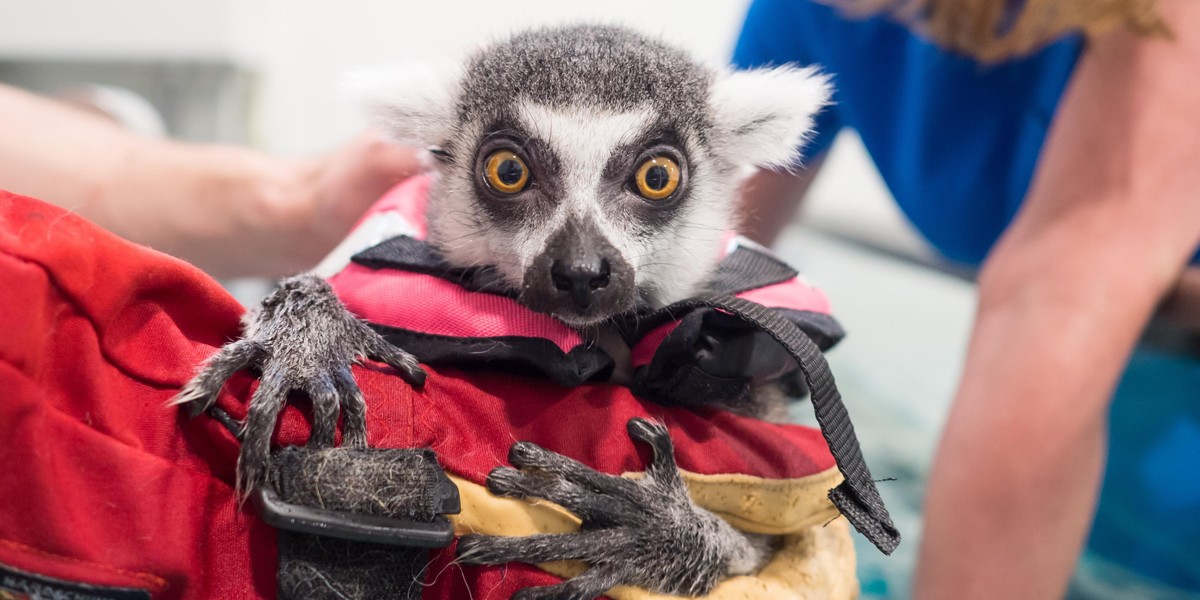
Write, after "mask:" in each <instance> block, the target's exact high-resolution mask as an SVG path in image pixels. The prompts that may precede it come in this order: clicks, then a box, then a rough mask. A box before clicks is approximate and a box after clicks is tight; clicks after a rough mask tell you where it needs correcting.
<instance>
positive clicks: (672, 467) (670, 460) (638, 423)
mask: <svg viewBox="0 0 1200 600" xmlns="http://www.w3.org/2000/svg"><path fill="white" fill-rule="evenodd" d="M626 429H627V430H628V431H629V437H630V438H633V439H635V440H640V441H642V442H645V443H646V444H649V445H650V447H651V448H652V449H653V450H654V458H653V460H652V461H651V463H650V468H649V473H650V476H651V477H654V478H655V479H656V480H658V481H660V482H668V483H674V482H675V481H678V480H680V477H679V467H678V466H677V465H676V464H675V446H674V445H673V444H672V443H671V435H670V433H669V432H668V431H667V427H666V426H665V425H663V424H662V423H656V422H654V421H650V420H648V419H641V418H637V417H635V418H633V419H630V420H629V423H627V424H626Z"/></svg>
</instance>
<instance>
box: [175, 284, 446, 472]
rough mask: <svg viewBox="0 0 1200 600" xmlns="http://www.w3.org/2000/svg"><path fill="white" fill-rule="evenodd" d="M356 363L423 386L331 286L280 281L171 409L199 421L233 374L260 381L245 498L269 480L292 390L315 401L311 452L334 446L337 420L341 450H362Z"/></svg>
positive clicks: (243, 462) (243, 456) (246, 447)
mask: <svg viewBox="0 0 1200 600" xmlns="http://www.w3.org/2000/svg"><path fill="white" fill-rule="evenodd" d="M358 357H366V358H369V359H371V360H376V361H379V362H383V363H387V364H388V365H391V366H392V367H393V368H394V369H396V371H398V372H399V374H400V376H401V377H403V378H404V379H405V381H408V382H409V383H411V384H414V385H421V384H422V383H424V381H425V371H424V370H423V369H422V368H421V366H420V364H418V363H417V359H416V358H414V357H413V356H412V355H411V354H409V353H407V352H404V351H402V350H399V349H398V348H396V347H395V346H392V345H391V344H389V343H388V342H387V341H386V340H384V339H383V338H382V337H380V336H379V334H378V333H375V331H374V330H372V329H371V328H370V327H368V326H367V325H366V324H365V323H363V322H362V321H360V320H358V319H356V318H355V317H354V315H351V314H350V312H349V311H347V310H346V308H345V306H343V305H342V302H341V301H340V300H338V298H337V296H335V295H334V293H333V289H332V288H330V287H329V284H328V283H325V281H324V280H323V279H321V278H319V277H316V276H314V275H299V276H296V277H292V278H290V279H286V280H284V281H283V282H282V283H281V284H280V285H279V289H277V290H275V291H274V292H272V293H271V294H270V295H269V296H267V298H266V299H265V300H263V301H262V306H261V307H260V308H259V310H258V311H256V312H254V313H250V314H248V315H247V318H246V322H245V335H244V337H242V339H240V340H237V341H235V342H233V343H230V344H228V345H226V346H224V347H222V348H221V350H220V351H218V352H217V353H216V354H215V355H213V357H212V358H211V359H209V361H208V363H207V364H205V365H204V368H203V369H202V370H201V371H200V373H199V374H198V375H196V377H195V378H193V379H192V380H191V381H190V382H188V384H187V385H186V386H184V388H183V390H182V391H180V392H179V395H177V396H176V397H175V400H174V403H175V404H180V405H184V406H185V407H187V409H188V410H189V412H190V413H191V414H192V415H193V416H195V415H198V414H200V413H202V412H204V411H206V410H208V409H209V408H210V407H211V406H212V405H213V403H214V402H215V401H216V399H217V394H219V393H220V391H221V387H222V386H223V385H224V384H225V381H226V380H228V379H229V378H230V377H232V376H233V374H234V373H236V372H237V371H239V370H241V369H254V370H257V371H259V372H261V373H262V376H261V378H260V380H259V385H258V389H257V390H256V391H255V392H254V396H253V397H252V398H251V399H250V406H249V408H248V409H247V412H246V415H247V416H246V422H245V423H244V424H243V426H242V435H241V437H242V449H241V453H240V454H239V456H238V468H237V471H238V489H239V490H240V491H241V492H242V493H247V492H249V491H250V489H251V488H253V487H254V486H255V485H257V484H259V483H261V482H262V481H263V480H264V478H265V477H266V473H267V468H268V466H269V461H270V443H271V435H272V433H273V432H274V431H275V422H276V420H278V418H279V412H280V411H281V410H282V409H283V403H284V402H285V401H286V400H287V396H288V393H289V392H291V391H293V390H294V391H300V392H304V393H305V394H306V395H307V396H308V397H309V399H311V400H312V409H313V428H312V437H311V438H310V440H309V443H310V444H314V445H317V446H321V447H329V446H333V443H334V433H335V431H336V429H337V422H338V414H339V412H340V413H341V415H342V419H343V420H342V432H343V439H342V441H343V443H344V444H345V445H347V446H350V447H354V448H365V447H366V445H367V424H366V403H365V402H363V396H362V392H361V391H359V389H358V384H357V383H355V382H354V377H353V376H352V375H351V374H350V365H351V364H353V363H355V362H357V361H358Z"/></svg>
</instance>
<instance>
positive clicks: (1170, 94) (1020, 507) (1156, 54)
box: [915, 0, 1200, 600]
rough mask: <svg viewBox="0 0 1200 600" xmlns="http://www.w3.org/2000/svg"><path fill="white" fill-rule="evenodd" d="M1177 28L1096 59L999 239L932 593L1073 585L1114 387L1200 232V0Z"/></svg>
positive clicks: (1106, 42)
mask: <svg viewBox="0 0 1200 600" xmlns="http://www.w3.org/2000/svg"><path fill="white" fill-rule="evenodd" d="M1162 5H1163V8H1164V12H1166V13H1168V15H1169V16H1173V17H1174V18H1173V19H1172V20H1171V23H1172V25H1173V27H1174V28H1175V29H1176V35H1177V40H1176V41H1163V40H1139V39H1134V38H1133V37H1131V36H1130V35H1128V34H1125V33H1116V34H1112V35H1110V36H1108V37H1106V38H1105V39H1102V40H1099V41H1097V42H1096V43H1095V44H1094V45H1093V46H1092V47H1091V48H1089V51H1088V52H1087V54H1085V56H1084V57H1083V59H1082V60H1081V63H1080V65H1079V67H1078V69H1077V71H1076V73H1075V76H1074V78H1073V80H1072V82H1071V85H1070V87H1069V89H1068V91H1067V94H1066V96H1065V97H1064V99H1063V101H1062V104H1061V106H1060V108H1059V113H1058V116H1056V119H1055V122H1054V124H1053V127H1052V129H1051V132H1050V135H1049V137H1048V138H1047V141H1046V146H1045V147H1044V148H1043V152H1042V158H1041V160H1040V163H1039V166H1038V173H1037V176H1036V178H1035V180H1034V182H1033V186H1032V188H1031V190H1030V193H1029V197H1028V199H1027V200H1026V203H1025V206H1024V207H1023V208H1022V210H1021V213H1020V214H1019V215H1018V217H1017V220H1016V222H1015V223H1014V225H1013V226H1012V228H1011V229H1010V231H1008V232H1006V234H1005V236H1004V237H1003V239H1002V240H1001V242H1000V244H999V245H998V246H997V248H996V249H995V251H994V252H993V255H992V256H991V257H989V259H988V262H987V264H986V265H985V267H984V270H983V272H982V274H981V279H980V304H979V314H978V315H977V317H976V326H975V330H974V333H973V336H972V341H971V346H970V350H969V355H968V360H967V366H966V369H965V371H964V375H963V381H962V384H961V386H960V389H959V392H958V395H957V398H956V399H955V404H954V408H953V410H952V411H951V414H950V418H949V420H948V422H947V425H946V430H945V433H944V434H943V438H942V443H941V446H940V448H939V451H938V456H937V459H936V460H935V463H934V467H933V472H932V475H931V480H930V485H929V495H928V500H927V502H926V506H925V509H926V514H927V518H926V530H925V537H924V541H923V545H922V548H921V558H920V563H919V566H918V571H917V576H916V582H915V585H916V590H915V591H916V597H917V598H920V599H922V600H924V599H930V598H954V599H959V598H1022V599H1040V598H1046V599H1050V598H1058V597H1061V595H1062V593H1063V592H1064V590H1065V588H1066V585H1067V582H1068V580H1069V577H1070V573H1071V571H1072V567H1073V565H1074V563H1075V560H1076V558H1077V556H1078V553H1079V550H1080V548H1081V545H1082V544H1083V541H1084V538H1085V536H1086V534H1087V530H1088V525H1089V523H1090V520H1091V517H1092V514H1093V511H1094V505H1095V501H1096V491H1097V488H1098V486H1099V484H1100V477H1101V471H1102V465H1103V457H1104V443H1105V440H1104V435H1105V426H1106V416H1107V411H1108V401H1109V398H1110V396H1111V393H1112V390H1113V388H1114V386H1115V384H1116V381H1117V378H1118V377H1119V375H1120V373H1121V370H1122V368H1123V366H1124V364H1125V361H1126V359H1127V357H1128V355H1129V353H1130V352H1131V349H1132V346H1133V345H1134V343H1135V342H1136V339H1137V337H1138V335H1139V333H1140V331H1141V329H1142V327H1143V326H1144V325H1145V323H1146V321H1147V319H1148V318H1149V316H1150V315H1151V313H1152V312H1153V310H1154V307H1155V306H1156V305H1157V303H1158V302H1159V301H1160V299H1161V298H1162V297H1163V295H1164V294H1165V293H1166V292H1167V291H1168V290H1169V289H1170V288H1171V286H1172V285H1173V283H1174V281H1175V280H1176V279H1177V277H1178V275H1179V273H1180V271H1181V270H1182V268H1183V266H1184V264H1185V263H1186V262H1187V260H1188V258H1190V256H1191V254H1192V252H1193V251H1194V249H1195V247H1196V244H1197V242H1198V241H1200V196H1198V194H1200V192H1197V190H1200V170H1197V169H1196V168H1195V159H1196V157H1197V156H1200V141H1198V140H1197V137H1196V136H1194V135H1191V134H1190V133H1188V132H1189V131H1191V130H1194V129H1195V127H1196V126H1197V125H1200V83H1198V82H1197V81H1196V79H1195V77H1194V74H1195V69H1196V68H1198V67H1200V38H1198V37H1197V36H1198V34H1200V5H1198V4H1195V3H1192V2H1189V1H1186V0H1184V1H1177V0H1166V1H1164V2H1163V3H1162Z"/></svg>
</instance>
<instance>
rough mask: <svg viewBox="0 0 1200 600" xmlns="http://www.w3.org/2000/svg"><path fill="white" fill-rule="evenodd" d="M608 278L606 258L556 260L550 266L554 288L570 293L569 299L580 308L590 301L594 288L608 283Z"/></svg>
mask: <svg viewBox="0 0 1200 600" xmlns="http://www.w3.org/2000/svg"><path fill="white" fill-rule="evenodd" d="M608 278H609V266H608V259H606V258H600V259H598V260H595V261H589V262H586V263H577V262H573V263H570V264H564V263H563V262H561V261H557V260H556V261H554V264H553V265H551V266H550V279H551V280H553V281H554V288H555V289H557V290H558V291H560V292H567V293H568V294H570V295H571V300H572V301H573V302H574V303H575V306H576V308H579V309H580V310H582V309H585V308H587V307H588V306H589V305H590V304H591V303H592V294H593V293H594V292H595V291H596V290H599V289H601V288H603V287H604V286H606V285H608Z"/></svg>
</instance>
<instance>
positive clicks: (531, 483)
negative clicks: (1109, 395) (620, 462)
mask: <svg viewBox="0 0 1200 600" xmlns="http://www.w3.org/2000/svg"><path fill="white" fill-rule="evenodd" d="M487 487H488V490H489V491H491V492H492V493H493V494H496V495H497V496H507V497H511V498H538V499H541V500H549V501H550V502H553V503H555V504H558V505H559V506H562V507H563V508H565V509H567V510H569V511H571V512H572V513H574V514H575V515H576V516H577V517H579V518H580V519H583V521H584V523H587V524H588V526H591V527H609V526H612V525H618V524H620V523H619V516H620V515H622V514H628V513H631V512H633V511H636V510H637V507H635V506H631V505H630V503H629V502H628V501H627V500H626V499H625V498H622V497H620V496H610V495H601V494H597V493H595V492H592V491H591V490H588V489H585V488H584V487H583V486H581V485H578V484H576V483H573V482H571V481H567V480H566V479H563V478H561V477H559V476H557V475H553V474H551V473H546V472H542V471H518V470H517V469H513V468H510V467H496V468H495V469H492V472H491V473H489V474H488V478H487Z"/></svg>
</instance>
